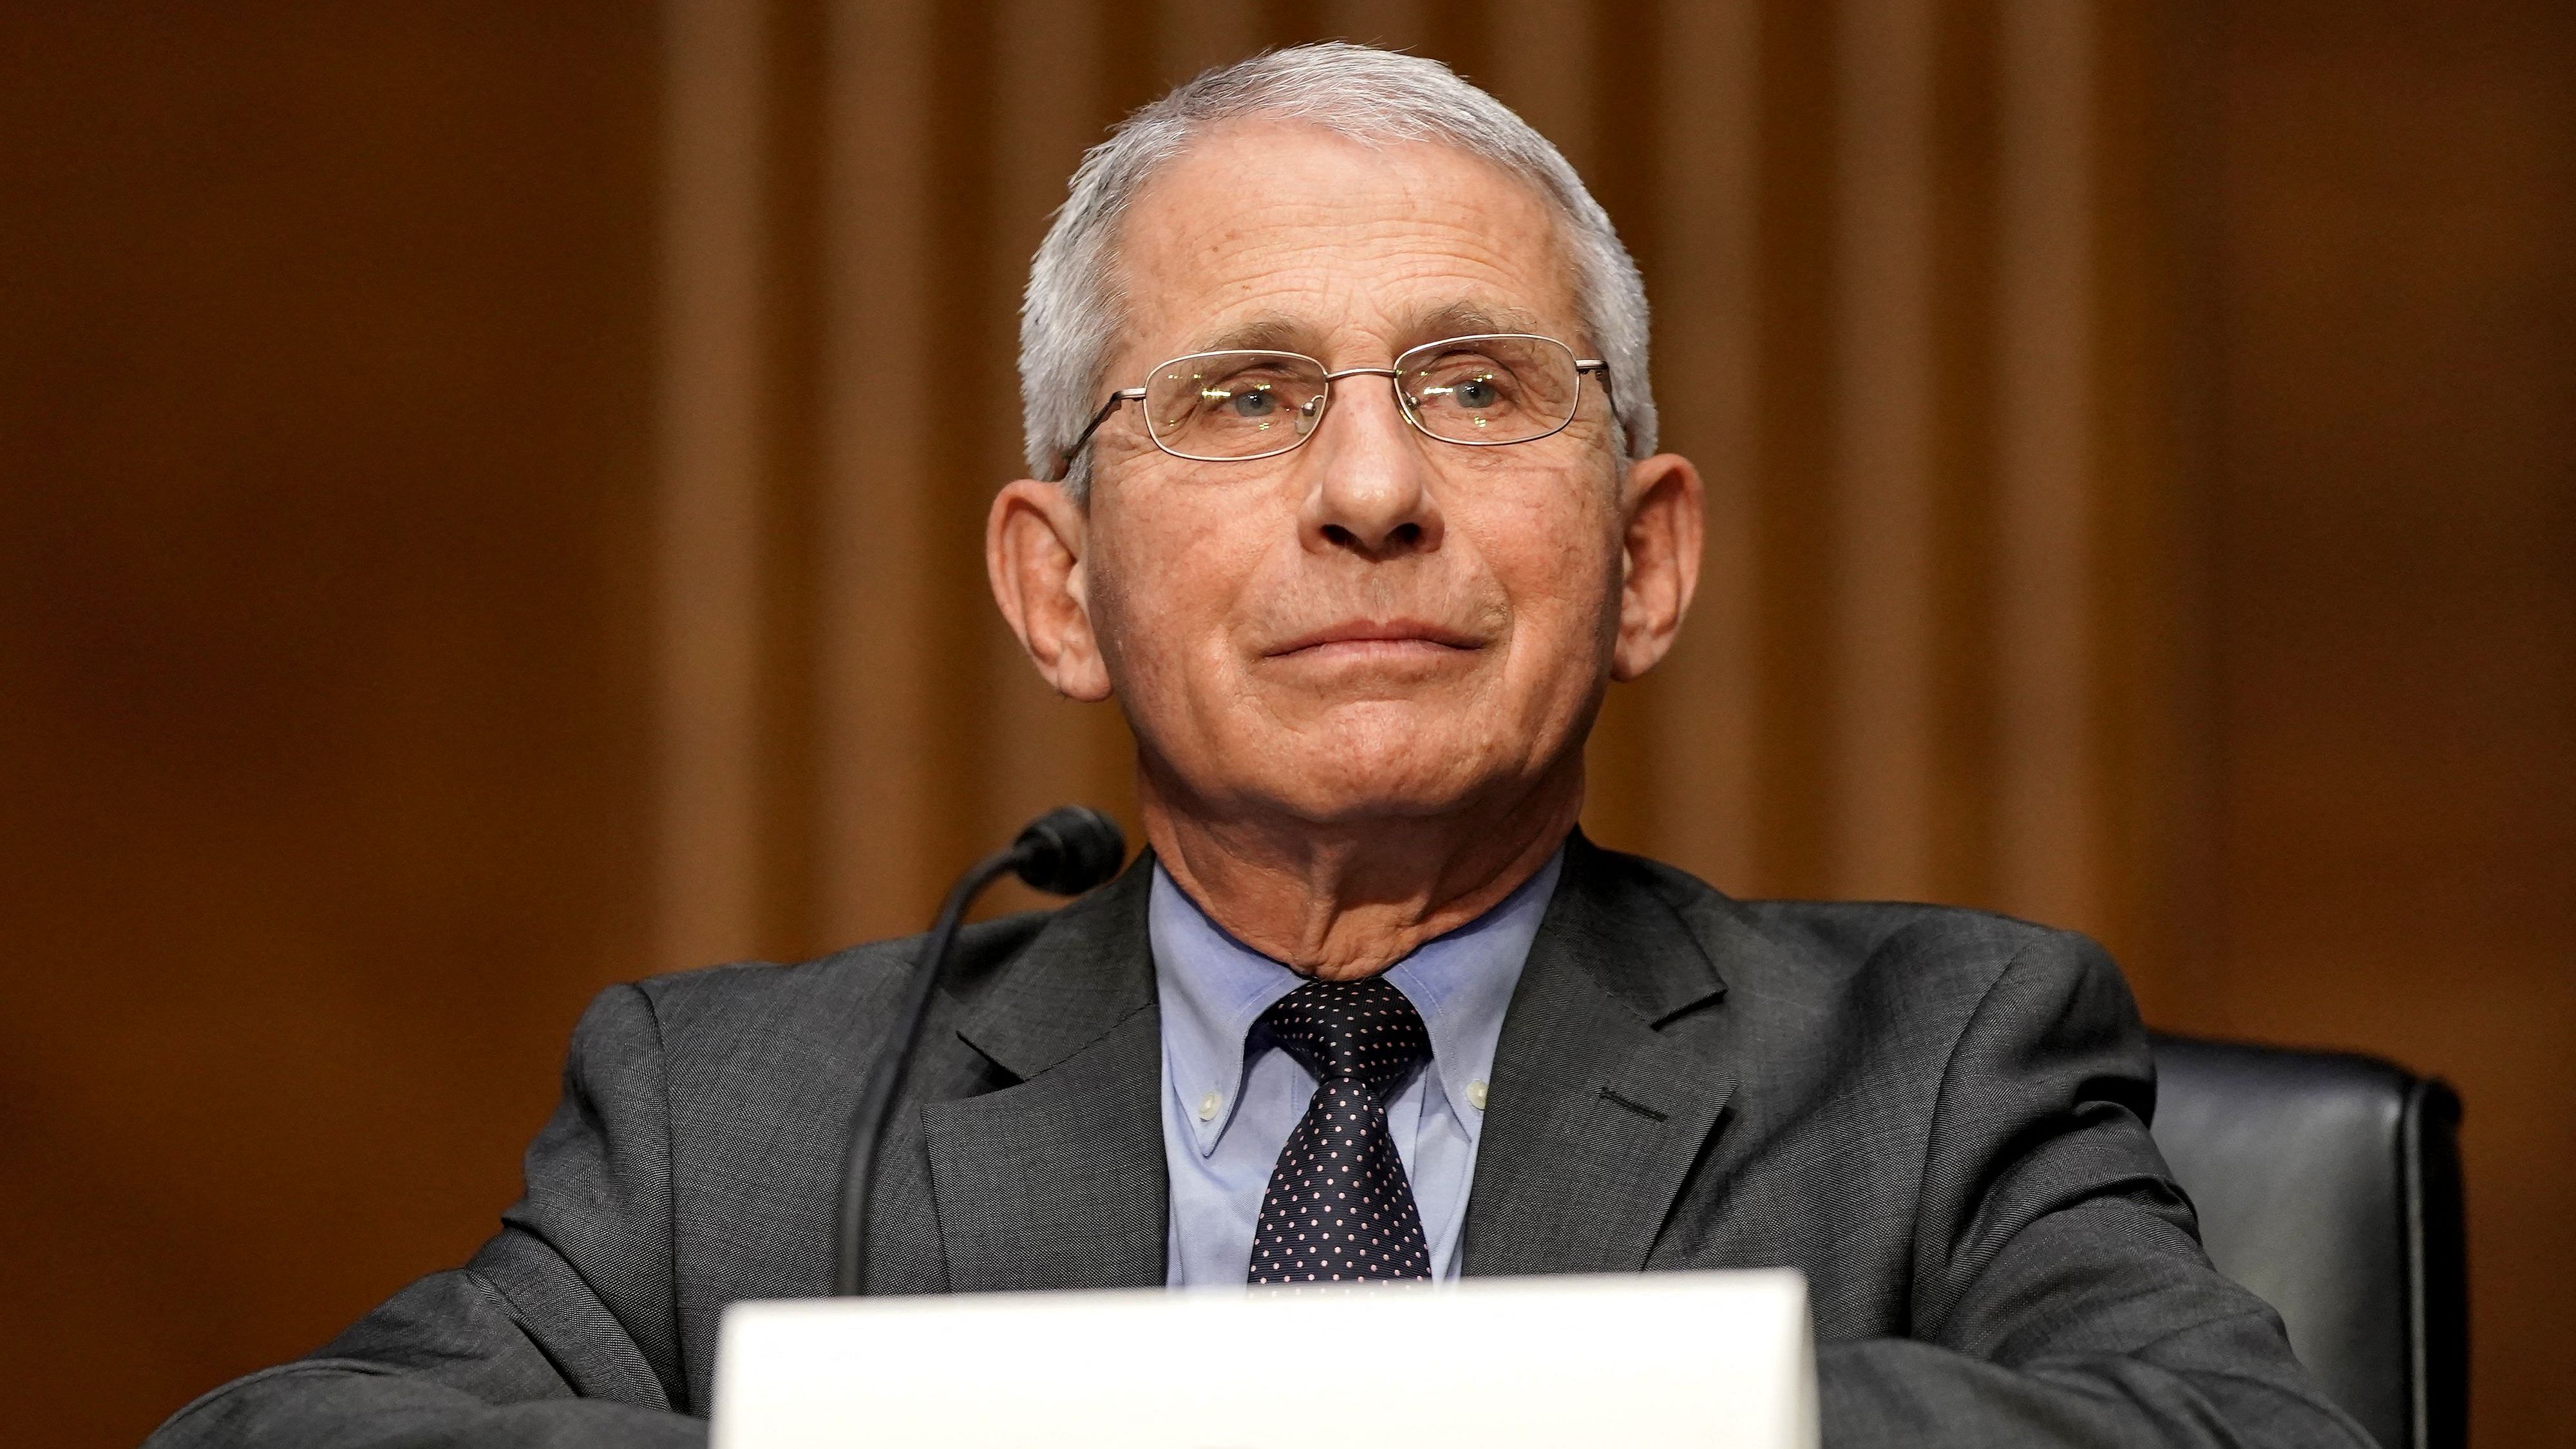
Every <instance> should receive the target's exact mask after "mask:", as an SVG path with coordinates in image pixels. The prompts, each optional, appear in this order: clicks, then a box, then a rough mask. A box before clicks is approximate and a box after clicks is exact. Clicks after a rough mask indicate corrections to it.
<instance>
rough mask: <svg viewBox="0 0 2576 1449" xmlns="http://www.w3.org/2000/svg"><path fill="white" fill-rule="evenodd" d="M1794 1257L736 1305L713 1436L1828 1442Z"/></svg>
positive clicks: (1062, 1446) (831, 1448)
mask: <svg viewBox="0 0 2576 1449" xmlns="http://www.w3.org/2000/svg"><path fill="white" fill-rule="evenodd" d="M1815 1381H1816V1371H1815V1350H1814V1343H1813V1340H1812V1337H1811V1335H1810V1333H1809V1330H1808V1322H1807V1286H1806V1280H1805V1279H1804V1278H1803V1277H1801V1276H1800V1275H1799V1274H1797V1273H1795V1272H1792V1271H1788V1270H1772V1271H1759V1272H1725V1273H1653V1274H1638V1275H1625V1276H1619V1277H1597V1278H1595V1277H1581V1278H1573V1277H1568V1278H1487V1279H1469V1280H1467V1281H1465V1282H1463V1283H1460V1284H1458V1285H1456V1286H1454V1287H1430V1286H1427V1285H1425V1286H1419V1287H1417V1286H1412V1285H1405V1286H1395V1287H1374V1288H1368V1289H1362V1290H1358V1291H1345V1292H1329V1293H1320V1294H1305V1293H1282V1292H1277V1291H1264V1292H1258V1293H1232V1292H1223V1291H1207V1290H1200V1291H1191V1292H1181V1293H1174V1292H1165V1291H1157V1290H1145V1291H1141V1292H1114V1293H1111V1292H1101V1293H993V1294H968V1295H959V1296H955V1297H945V1298H941V1297H928V1298H840V1299H804V1300H798V1301H791V1302H775V1303H737V1304H735V1305H733V1306H732V1307H731V1308H729V1309H727V1310H726V1312H725V1319H724V1330H723V1336H722V1338H721V1340H720V1342H719V1345H718V1350H717V1355H716V1380H715V1433H714V1449H848V1446H866V1449H933V1446H936V1449H1314V1446H1316V1445H1318V1444H1347V1445H1390V1446H1400V1449H1570V1446H1582V1445H1603V1446H1614V1445H1615V1446H1618V1449H1685V1446H1687V1449H1812V1446H1814V1444H1815V1442H1816V1382H1815Z"/></svg>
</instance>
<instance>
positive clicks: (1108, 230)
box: [1020, 41, 1655, 496]
mask: <svg viewBox="0 0 2576 1449" xmlns="http://www.w3.org/2000/svg"><path fill="white" fill-rule="evenodd" d="M1256 118H1264V119H1266V118H1277V119H1285V120H1296V121H1304V122H1307V123H1310V124H1313V125H1317V126H1321V127H1323V128H1325V129H1326V130H1329V131H1332V132H1334V133H1335V134H1337V135H1341V136H1345V137H1348V138H1350V139H1352V140H1355V141H1360V142H1363V143H1365V144H1370V145H1379V144H1387V143H1395V142H1409V141H1432V142H1438V143H1441V144H1445V145H1450V146H1454V147H1457V148H1458V149H1459V150H1462V151H1465V152H1467V153H1468V154H1469V155H1472V156H1477V157H1480V158H1482V159H1484V160H1486V161H1489V162H1492V163H1493V164H1495V165H1496V166H1499V167H1501V168H1502V169H1503V170H1504V171H1505V172H1508V173H1509V174H1511V175H1513V176H1516V177H1519V178H1520V179H1521V180H1523V181H1526V182H1528V183H1529V184H1530V185H1532V186H1533V187H1535V188H1536V189H1537V190H1538V191H1539V193H1540V194H1541V195H1542V196H1544V197H1546V198H1547V200H1548V201H1549V203H1550V204H1551V205H1553V206H1554V207H1555V209H1556V211H1557V213H1558V216H1559V218H1560V219H1561V221H1562V222H1563V224H1564V228H1565V231H1564V236H1565V240H1566V244H1567V245H1566V250H1567V251H1568V253H1569V254H1570V255H1571V258H1572V260H1573V263H1574V273H1575V276H1574V283H1575V303H1576V306H1577V307H1578V308H1580V309H1581V312H1582V314H1583V323H1584V325H1585V326H1586V327H1588V328H1590V329H1591V331H1592V337H1591V339H1590V341H1591V343H1592V345H1593V346H1595V347H1597V348H1599V349H1600V353H1601V356H1602V358H1603V360H1604V361H1606V362H1608V363H1609V364H1610V382H1611V386H1612V388H1613V390H1614V396H1615V397H1616V399H1617V401H1618V408H1619V417H1620V420H1621V422H1622V423H1623V424H1624V425H1625V427H1624V432H1625V436H1624V438H1623V443H1624V446H1625V449H1626V455H1627V456H1628V457H1629V458H1636V457H1640V456H1643V455H1645V454H1648V453H1651V452H1653V451H1654V450H1655V396H1654V391H1653V389H1652V388H1651V387H1650V386H1649V385H1648V382H1647V378H1646V340H1647V338H1646V332H1647V322H1646V287H1645V282H1644V281H1643V279H1641V278H1640V277H1639V276H1638V274H1637V263H1636V261H1635V260H1634V259H1633V258H1631V257H1630V256H1629V255H1628V249H1627V248H1626V247H1625V246H1623V245H1621V244H1620V241H1619V233H1618V231H1617V229H1616V228H1614V227H1612V226H1611V225H1610V217H1609V214H1608V213H1606V212H1604V211H1603V210H1602V209H1601V204H1600V203H1599V202H1596V201H1594V200H1593V199H1592V193H1591V192H1590V191H1587V190H1585V189H1584V185H1583V178H1582V177H1580V176H1577V175H1576V174H1575V173H1574V168H1573V167H1572V166H1570V165H1568V164H1567V163H1566V160H1565V156H1564V154H1563V153H1561V152H1559V151H1558V150H1557V149H1556V147H1555V146H1554V145H1553V144H1552V143H1550V142H1549V140H1548V139H1547V138H1546V137H1545V136H1542V135H1540V134H1539V133H1538V132H1537V131H1535V130H1532V129H1531V128H1530V124H1529V123H1528V122H1527V121H1524V120H1522V119H1521V118H1520V117H1519V116H1517V115H1514V114H1513V113H1512V110H1511V108H1510V107H1509V106H1506V105H1504V104H1503V103H1502V102H1500V101H1498V100H1495V99H1494V98H1493V97H1492V96H1490V95H1487V94H1486V93H1485V92H1483V91H1481V90H1479V89H1477V88H1476V87H1475V86H1473V85H1470V84H1468V83H1467V81H1466V80H1465V79H1463V78H1461V77H1460V76H1459V75H1458V73H1457V72H1456V71H1453V70H1451V69H1450V68H1449V67H1447V66H1445V65H1442V64H1441V63H1440V62H1438V61H1436V60H1429V59H1426V58H1424V57H1422V56H1416V55H1405V54H1402V53H1400V52H1396V51H1391V50H1379V49H1376V48H1374V47H1371V46H1365V45H1351V44H1347V43H1345V42H1342V41H1327V42H1325V43H1322V44H1318V45H1300V46H1295V47H1292V48H1289V49H1286V50H1273V51H1268V52H1265V53H1263V54H1261V55H1256V56H1254V57H1252V58H1251V59H1249V60H1244V61H1238V62H1236V63H1235V64H1233V65H1230V66H1226V67H1224V68H1223V69H1220V70H1212V71H1209V72H1207V73H1206V74H1204V75H1201V76H1199V77H1198V78H1197V79H1195V80H1192V81H1190V82H1188V83H1187V84H1185V85H1182V86H1181V87H1179V88H1178V89H1176V90H1174V91H1172V92H1171V93H1169V94H1168V95H1165V96H1164V97H1163V98H1162V99H1161V100H1158V101H1156V102H1154V103H1153V104H1151V105H1149V106H1146V107H1145V108H1144V109H1142V110H1140V111H1137V112H1136V113H1135V114H1133V115H1131V116H1129V117H1128V118H1127V119H1126V120H1125V121H1123V122H1121V123H1119V126H1118V128H1117V129H1116V130H1115V131H1113V132H1112V133H1111V134H1110V137H1109V139H1108V140H1106V141H1103V142H1101V143H1100V144H1099V145H1097V146H1094V147H1092V148H1091V150H1090V151H1089V152H1088V153H1087V154H1086V155H1084V157H1083V158H1082V164H1081V166H1079V167H1077V168H1076V169H1075V170H1074V173H1073V185H1072V190H1071V194H1070V195H1069V196H1067V197H1066V198H1065V203H1064V205H1063V206H1062V207H1060V208H1058V210H1057V211H1056V214H1055V222H1054V224H1053V225H1052V226H1050V227H1049V228H1048V229H1047V235H1046V240H1045V241H1044V242H1042V243H1041V244H1039V246H1038V253H1037V257H1036V259H1035V260H1034V261H1033V262H1032V263H1031V264H1030V266H1029V289H1028V293H1027V296H1026V297H1025V299H1024V300H1023V301H1022V304H1021V307H1020V408H1021V415H1022V419H1023V425H1024V427H1025V429H1026V432H1027V443H1028V464H1029V474H1030V476H1031V477H1035V478H1045V477H1048V476H1050V475H1052V474H1053V473H1054V471H1055V468H1056V466H1057V464H1058V462H1059V461H1060V460H1061V458H1062V457H1063V454H1064V452H1065V450H1066V449H1068V448H1070V447H1072V446H1073V442H1074V439H1075V438H1077V437H1079V436H1080V435H1081V433H1082V428H1083V425H1084V424H1085V423H1088V422H1089V421H1091V414H1092V412H1093V411H1094V410H1095V409H1096V408H1098V407H1099V405H1100V403H1101V400H1102V398H1103V397H1105V396H1106V394H1105V393H1103V391H1102V385H1103V379H1102V376H1101V374H1102V372H1103V370H1104V369H1105V367H1106V366H1107V363H1108V358H1109V352H1110V349H1111V348H1112V347H1113V346H1114V345H1115V344H1116V342H1117V337H1118V328H1119V326H1120V324H1121V321H1122V316H1121V306H1120V304H1121V302H1122V301H1123V300H1124V299H1123V298H1122V297H1121V296H1120V295H1119V291H1118V282H1117V279H1116V274H1115V263H1116V260H1117V258H1116V249H1117V243H1118V232H1119V226H1120V223H1121V222H1123V221H1124V220H1125V218H1126V215H1127V211H1128V208H1129V207H1130V206H1131V205H1132V204H1133V203H1134V201H1135V199H1136V197H1137V195H1138V193H1140V192H1141V191H1143V190H1144V188H1145V184H1146V182H1148V181H1150V180H1151V179H1153V176H1154V174H1155V173H1156V172H1157V171H1158V170H1160V169H1161V167H1162V166H1163V165H1164V163H1166V162H1168V161H1170V160H1172V159H1173V158H1174V157H1176V156H1178V155H1180V154H1181V153H1182V152H1183V151H1184V150H1186V149H1187V148H1188V146H1189V145H1190V143H1191V142H1192V141H1194V140H1196V139H1197V138H1198V137H1199V136H1200V135H1201V134H1202V133H1204V132H1205V131H1207V130H1208V129H1209V128H1210V127H1213V126H1216V125H1218V124H1221V123H1223V122H1227V121H1238V120H1251V119H1256ZM1090 476H1091V475H1090V467H1089V460H1088V458H1087V456H1086V457H1084V458H1077V459H1075V460H1074V465H1073V467H1072V469H1071V470H1070V471H1069V472H1068V473H1067V474H1066V476H1065V483H1066V486H1067V487H1069V488H1071V489H1072V490H1073V491H1074V493H1075V495H1076V496H1080V495H1081V494H1083V493H1084V492H1085V491H1086V489H1087V487H1088V484H1089V482H1090Z"/></svg>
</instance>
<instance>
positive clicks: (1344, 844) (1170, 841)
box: [1136, 751, 1583, 981]
mask: <svg viewBox="0 0 2576 1449" xmlns="http://www.w3.org/2000/svg"><path fill="white" fill-rule="evenodd" d="M1136 776H1137V782H1136V783H1137V797H1138V798H1137V803H1138V805H1139V806H1140V807H1141V811H1142V814H1143V815H1144V818H1145V838H1146V840H1147V842H1148V843H1150V844H1151V845H1152V846H1153V848H1154V855H1155V858H1156V859H1157V860H1158V861H1159V862H1160V863H1161V864H1162V867H1163V869H1164V870H1166V871H1168V872H1170V873H1171V876H1172V879H1173V880H1174V881H1175V882H1176V883H1177V884H1179V885H1180V887H1181V888H1182V889H1183V890H1186V891H1188V892H1189V894H1190V898H1191V899H1192V900H1194V901H1196V902H1198V904H1199V906H1200V908H1201V909H1203V910H1205V911H1206V912H1207V913H1208V915H1209V916H1210V917H1211V918H1212V919H1214V920H1215V921H1216V923H1217V924H1218V925H1220V926H1223V927H1224V928H1225V929H1226V931H1227V932H1228V933H1229V934H1230V935H1232V936H1233V937H1234V938H1235V939H1236V940H1238V941H1241V942H1242V943H1244V944H1245V945H1247V946H1249V947H1251V948H1252V949H1254V950H1256V951H1259V952H1260V953H1261V954H1263V955H1265V956H1268V957H1270V958H1271V959H1272V960H1275V961H1281V962H1284V963H1286V964H1287V965H1288V966H1289V967H1290V968H1291V969H1292V970H1295V971H1297V972H1298V973H1299V974H1301V975H1306V976H1312V977H1315V978H1316V979H1318V980H1323V981H1352V980H1358V979H1359V978H1362V977H1366V976H1374V975H1376V974H1377V973H1379V972H1381V971H1384V970H1385V969H1386V968H1388V967H1389V966H1392V965H1394V964H1395V963H1396V962H1398V961H1401V960H1403V959H1404V958H1405V957H1406V956H1408V955H1411V954H1412V952H1413V950H1414V948H1415V947H1417V946H1420V945H1421V944H1422V943H1423V942H1425V941H1428V940H1430V939H1432V938H1433V937H1435V936H1440V935H1445V934H1446V933H1448V932H1450V931H1454V930H1456V929H1458V928H1459V927H1460V926H1463V925H1465V924H1467V923H1468V922H1470V921H1472V920H1474V919H1476V918H1477V917H1478V916H1481V915H1483V914H1484V913H1485V912H1487V911H1489V910H1492V909H1493V908H1494V907H1495V906H1496V905H1498V904H1500V903H1501V901H1502V899H1503V898H1504V897H1505V896H1508V895H1510V894H1511V893H1512V892H1513V891H1514V890H1515V889H1517V888H1519V886H1520V885H1521V883H1522V882H1524V881H1526V880H1528V879H1529V878H1530V877H1531V876H1533V875H1535V874H1537V873H1538V871H1539V868H1540V867H1542V866H1544V865H1546V864H1547V861H1548V857H1549V856H1551V855H1554V854H1555V853H1556V850H1557V847H1558V846H1560V845H1562V844H1564V843H1565V838H1566V836H1567V835H1568V834H1570V833H1571V832H1572V831H1573V829H1574V824H1575V819H1576V817H1577V816H1578V815H1579V814H1580V813H1581V811H1582V808H1583V758H1582V755H1581V753H1580V752H1579V751H1577V752H1575V753H1574V754H1573V756H1572V757H1571V758H1570V759H1569V760H1568V761H1566V762H1564V764H1563V765H1561V766H1560V767H1559V768H1558V769H1556V770H1554V771H1552V772H1551V773H1550V775H1549V776H1547V777H1545V778H1542V779H1541V780H1539V781H1537V782H1536V783H1535V784H1530V785H1526V786H1524V787H1522V788H1519V789H1517V790H1511V791H1501V792H1496V794H1497V798H1495V799H1491V800H1481V801H1477V802H1474V803H1472V804H1470V805H1469V806H1467V807H1465V808H1462V809H1460V810H1458V811H1456V812H1453V813H1450V814H1444V815H1439V816H1433V817H1420V816H1385V817H1378V818H1373V819H1366V820H1360V821H1353V822H1339V821H1337V822H1331V823H1325V824H1318V823H1316V822H1314V821H1311V820H1297V819H1288V818H1283V817H1281V816H1278V815H1276V814H1267V813H1263V812H1258V811H1243V812H1225V811H1214V810H1208V809H1202V808H1194V807H1195V806H1196V802H1195V801H1192V800H1190V799H1189V798H1188V796H1187V794H1186V792H1185V791H1184V790H1182V789H1180V788H1179V787H1178V786H1177V782H1175V781H1174V780H1173V779H1172V778H1171V777H1170V776H1169V775H1168V774H1166V773H1165V772H1163V771H1160V770H1158V769H1156V768H1155V767H1154V766H1153V764H1152V763H1151V762H1150V761H1144V762H1140V763H1139V766H1138V769H1137V772H1136Z"/></svg>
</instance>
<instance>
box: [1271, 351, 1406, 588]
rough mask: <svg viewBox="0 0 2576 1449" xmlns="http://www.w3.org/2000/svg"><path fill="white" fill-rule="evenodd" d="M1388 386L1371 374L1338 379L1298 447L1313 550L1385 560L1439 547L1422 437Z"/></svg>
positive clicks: (1303, 519) (1302, 527) (1302, 520)
mask: <svg viewBox="0 0 2576 1449" xmlns="http://www.w3.org/2000/svg"><path fill="white" fill-rule="evenodd" d="M1387 381H1388V380H1387V379H1386V378H1384V377H1381V376H1377V375H1373V374H1368V373H1361V374H1358V375H1355V376H1348V377H1341V378H1338V379H1337V380H1335V382H1334V383H1333V392H1332V401H1331V404H1330V405H1329V406H1328V407H1326V408H1325V410H1324V418H1323V421H1322V422H1321V423H1319V424H1317V431H1316V434H1315V436H1314V437H1313V438H1312V439H1310V440H1309V441H1308V442H1307V444H1306V446H1305V447H1303V448H1301V449H1299V450H1298V451H1299V452H1300V453H1301V454H1303V455H1304V456H1303V457H1302V458H1301V459H1300V461H1301V462H1303V463H1304V465H1305V470H1304V471H1305V473H1306V476H1307V480H1308V482H1307V490H1306V498H1305V502H1304V504H1303V506H1302V507H1301V508H1300V510H1299V515H1298V523H1299V531H1300V533H1301V534H1302V535H1303V536H1304V539H1305V543H1306V547H1307V548H1308V549H1309V550H1311V551H1315V552H1323V553H1330V552H1346V553H1353V554H1357V555H1359V556H1361V557H1362V558H1368V559H1390V558H1399V557H1402V556H1403V555H1406V554H1409V553H1421V552H1427V551H1429V550H1432V549H1436V548H1438V547H1439V546H1440V533H1441V526H1440V504H1439V499H1438V497H1437V495H1436V494H1435V492H1434V491H1433V489H1432V486H1431V485H1432V476H1431V465H1430V462H1429V460H1428V459H1426V458H1425V457H1424V456H1423V450H1422V448H1421V446H1420V445H1421V442H1422V436H1421V434H1419V433H1416V432H1415V431H1414V430H1413V425H1412V424H1410V423H1408V422H1406V421H1405V420H1404V414H1403V412H1402V411H1400V410H1399V409H1398V408H1397V407H1396V403H1395V389H1393V388H1392V387H1390V386H1388V385H1387Z"/></svg>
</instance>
